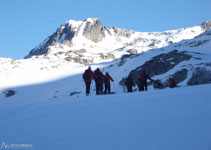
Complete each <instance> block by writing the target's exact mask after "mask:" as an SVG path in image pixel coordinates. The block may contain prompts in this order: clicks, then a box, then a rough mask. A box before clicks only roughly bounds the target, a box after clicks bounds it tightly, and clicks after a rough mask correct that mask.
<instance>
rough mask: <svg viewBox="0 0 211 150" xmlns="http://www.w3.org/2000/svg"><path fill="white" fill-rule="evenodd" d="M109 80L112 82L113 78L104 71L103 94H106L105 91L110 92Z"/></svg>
mask: <svg viewBox="0 0 211 150" xmlns="http://www.w3.org/2000/svg"><path fill="white" fill-rule="evenodd" d="M110 80H111V81H112V82H114V80H113V79H112V77H111V76H110V75H109V73H108V72H106V75H105V79H104V83H105V90H104V94H107V93H110V92H111V85H110Z"/></svg>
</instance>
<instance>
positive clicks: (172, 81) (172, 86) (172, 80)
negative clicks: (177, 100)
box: [169, 78, 177, 88]
mask: <svg viewBox="0 0 211 150" xmlns="http://www.w3.org/2000/svg"><path fill="white" fill-rule="evenodd" d="M176 86H177V83H176V81H175V80H174V79H173V78H170V79H169V87H170V88H174V87H176Z"/></svg>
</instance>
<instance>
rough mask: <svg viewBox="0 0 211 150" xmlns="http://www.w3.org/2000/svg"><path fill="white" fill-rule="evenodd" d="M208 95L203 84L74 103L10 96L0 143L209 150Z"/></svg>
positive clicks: (88, 149) (3, 104)
mask: <svg viewBox="0 0 211 150" xmlns="http://www.w3.org/2000/svg"><path fill="white" fill-rule="evenodd" d="M42 90H43V89H39V90H38V92H39V91H42ZM210 90H211V86H210V84H207V85H200V86H191V87H182V88H175V89H167V90H157V91H148V92H143V93H130V94H116V95H106V96H90V97H83V96H80V97H79V98H58V99H52V98H51V99H48V100H47V99H45V98H44V99H36V98H34V99H30V100H29V99H28V98H24V97H22V98H15V97H11V98H10V99H9V100H4V101H0V114H1V115H0V142H5V144H7V145H9V146H10V145H11V144H26V145H28V148H29V149H30V148H31V147H32V149H39V150H42V149H50V150H57V149H74V150H120V149H121V150H140V149H144V150H209V149H210V148H211V143H210V139H211V101H210V97H211V93H210ZM28 92H31V93H33V92H34V91H28ZM0 144H1V143H0ZM19 148H20V147H19Z"/></svg>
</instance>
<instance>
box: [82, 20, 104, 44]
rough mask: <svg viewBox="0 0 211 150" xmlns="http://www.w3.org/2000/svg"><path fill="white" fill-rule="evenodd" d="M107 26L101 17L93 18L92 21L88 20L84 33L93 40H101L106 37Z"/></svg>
mask: <svg viewBox="0 0 211 150" xmlns="http://www.w3.org/2000/svg"><path fill="white" fill-rule="evenodd" d="M104 32H105V28H104V27H103V25H102V23H101V21H100V20H99V19H93V21H92V22H90V21H86V27H85V29H84V32H83V35H84V36H85V37H86V38H87V39H88V40H91V41H93V42H96V43H97V42H100V41H102V39H103V38H104V37H105V33H104Z"/></svg>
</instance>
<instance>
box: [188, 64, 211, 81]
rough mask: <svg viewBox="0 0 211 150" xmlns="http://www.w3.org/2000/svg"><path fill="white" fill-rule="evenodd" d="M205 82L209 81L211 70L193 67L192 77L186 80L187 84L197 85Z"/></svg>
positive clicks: (210, 79)
mask: <svg viewBox="0 0 211 150" xmlns="http://www.w3.org/2000/svg"><path fill="white" fill-rule="evenodd" d="M206 83H211V71H210V70H207V69H206V68H201V67H198V68H196V69H195V71H194V72H193V74H192V77H191V78H190V80H189V81H188V85H198V84H206Z"/></svg>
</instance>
